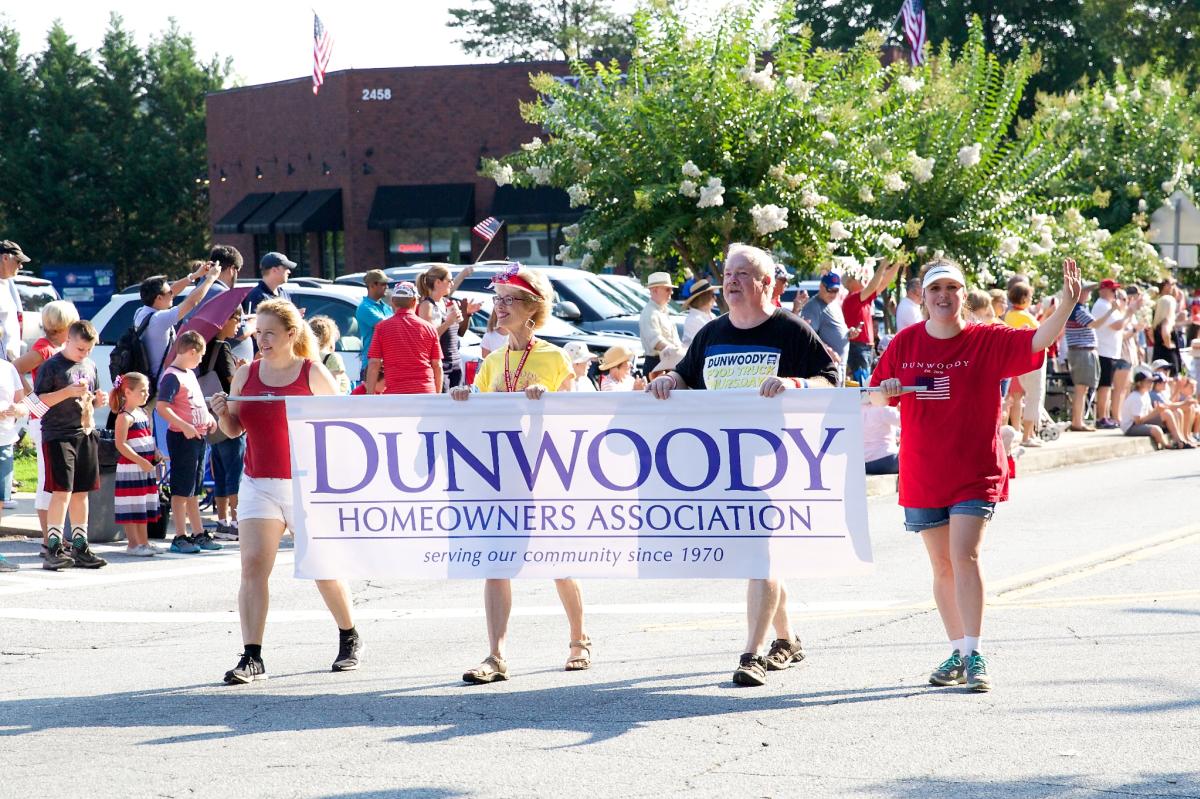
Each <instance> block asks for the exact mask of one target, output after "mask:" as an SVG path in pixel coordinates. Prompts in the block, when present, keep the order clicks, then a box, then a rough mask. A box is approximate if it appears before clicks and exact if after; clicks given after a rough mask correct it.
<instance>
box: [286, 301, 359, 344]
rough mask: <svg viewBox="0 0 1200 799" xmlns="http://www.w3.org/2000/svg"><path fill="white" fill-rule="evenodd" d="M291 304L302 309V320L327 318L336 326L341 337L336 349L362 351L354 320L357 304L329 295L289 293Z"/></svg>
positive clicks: (356, 323)
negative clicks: (316, 317)
mask: <svg viewBox="0 0 1200 799" xmlns="http://www.w3.org/2000/svg"><path fill="white" fill-rule="evenodd" d="M291 297H292V302H294V303H295V304H296V307H297V308H303V309H304V318H305V319H312V318H313V317H314V316H328V317H329V318H330V319H332V320H333V322H334V324H336V325H337V329H338V331H339V332H341V334H342V337H341V338H340V339H338V343H337V349H338V350H339V351H344V352H358V351H359V350H361V349H362V339H361V338H359V335H358V320H357V319H355V318H354V311H355V310H356V309H357V308H358V306H357V304H355V303H352V302H351V301H350V300H348V299H345V298H343V297H335V296H330V295H325V296H321V295H320V294H317V293H315V292H314V293H311V294H310V293H309V292H300V291H293V292H291Z"/></svg>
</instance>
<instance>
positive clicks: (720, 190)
mask: <svg viewBox="0 0 1200 799" xmlns="http://www.w3.org/2000/svg"><path fill="white" fill-rule="evenodd" d="M724 204H725V187H724V186H722V185H721V179H720V178H718V177H712V178H709V179H708V185H706V186H701V187H700V199H699V200H698V201H697V202H696V207H697V208H714V207H716V206H718V205H724Z"/></svg>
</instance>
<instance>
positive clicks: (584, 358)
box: [563, 341, 596, 363]
mask: <svg viewBox="0 0 1200 799" xmlns="http://www.w3.org/2000/svg"><path fill="white" fill-rule="evenodd" d="M563 352H565V353H566V354H567V357H568V358H570V359H571V363H587V362H588V361H594V360H596V356H595V355H592V351H591V350H589V349H588V347H587V345H586V344H584V343H583V342H582V341H571V342H568V343H567V345H566V346H565V347H563Z"/></svg>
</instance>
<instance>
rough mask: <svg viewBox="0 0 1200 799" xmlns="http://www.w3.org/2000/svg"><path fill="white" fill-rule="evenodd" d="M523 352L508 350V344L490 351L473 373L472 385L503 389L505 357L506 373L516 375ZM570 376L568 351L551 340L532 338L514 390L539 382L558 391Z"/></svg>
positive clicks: (494, 389) (483, 389) (571, 372)
mask: <svg viewBox="0 0 1200 799" xmlns="http://www.w3.org/2000/svg"><path fill="white" fill-rule="evenodd" d="M524 354H525V353H524V352H522V351H516V350H513V351H510V350H509V349H508V347H507V346H504V347H501V348H500V349H498V350H496V351H495V352H492V353H490V354H489V355H488V356H487V357H486V358H484V359H483V363H482V364H481V365H480V367H479V371H478V372H477V373H476V374H475V388H477V389H479V390H480V391H504V390H505V388H504V359H505V358H508V370H509V375H510V376H512V375H516V373H517V367H518V366H520V365H521V356H522V355H524ZM573 376H574V372H573V371H572V369H571V362H570V361H569V360H568V359H567V354H566V353H565V352H563V351H562V350H561V349H559V348H558V347H556V346H554V345H553V344H551V343H549V342H547V341H542V340H541V339H540V338H535V339H534V342H533V349H532V350H530V351H529V357H528V358H527V359H526V360H525V366H524V368H523V369H521V374H520V376H519V377H517V381H516V382H517V385H516V390H517V391H524V390H525V389H526V388H528V387H529V386H532V385H536V384H539V383H540V384H541V385H543V386H545V387H546V388H548V389H549V390H551V391H558V389H559V388H560V387H561V386H562V384H563V383H564V382H565V381H566V379H567V378H568V377H573Z"/></svg>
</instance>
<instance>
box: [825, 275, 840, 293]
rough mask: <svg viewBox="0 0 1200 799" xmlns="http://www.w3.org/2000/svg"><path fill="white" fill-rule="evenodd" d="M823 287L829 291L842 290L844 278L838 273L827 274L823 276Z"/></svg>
mask: <svg viewBox="0 0 1200 799" xmlns="http://www.w3.org/2000/svg"><path fill="white" fill-rule="evenodd" d="M821 285H822V286H824V287H825V288H827V289H836V288H841V285H842V276H841V275H839V274H838V273H837V272H826V273H825V274H823V275H821Z"/></svg>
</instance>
